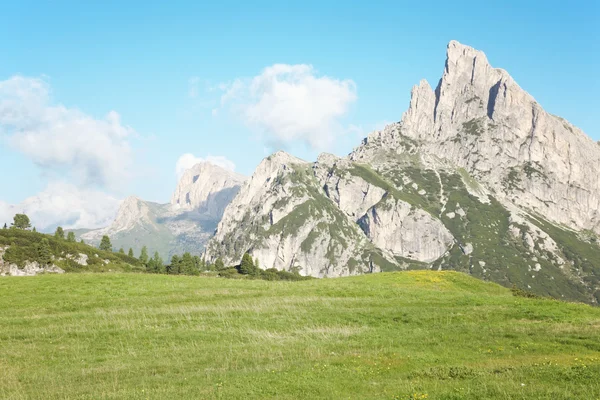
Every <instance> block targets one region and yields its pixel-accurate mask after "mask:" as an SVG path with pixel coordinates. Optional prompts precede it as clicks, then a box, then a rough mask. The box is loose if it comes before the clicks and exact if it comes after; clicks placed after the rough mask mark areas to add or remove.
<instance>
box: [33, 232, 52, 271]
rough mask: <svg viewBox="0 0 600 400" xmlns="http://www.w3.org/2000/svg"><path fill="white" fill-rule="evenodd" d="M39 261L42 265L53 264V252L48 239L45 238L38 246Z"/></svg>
mask: <svg viewBox="0 0 600 400" xmlns="http://www.w3.org/2000/svg"><path fill="white" fill-rule="evenodd" d="M36 253H37V261H38V262H39V263H40V265H49V264H50V263H52V251H51V250H50V243H49V242H48V239H46V238H43V239H42V240H41V241H40V242H39V243H38V244H37V246H36Z"/></svg>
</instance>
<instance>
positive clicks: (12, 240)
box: [0, 229, 143, 272]
mask: <svg viewBox="0 0 600 400" xmlns="http://www.w3.org/2000/svg"><path fill="white" fill-rule="evenodd" d="M43 238H46V239H48V242H49V244H50V251H51V253H52V255H53V256H54V257H55V260H54V261H53V264H55V265H56V266H58V267H60V268H62V269H64V270H65V271H66V272H105V271H109V270H110V271H142V270H143V267H142V266H141V264H140V262H139V261H138V260H137V259H135V258H132V257H128V256H127V255H126V254H120V253H117V252H115V253H113V252H106V251H101V250H99V249H97V248H95V247H92V246H89V245H87V244H82V243H78V242H67V241H66V240H64V239H56V238H55V237H54V236H53V235H47V234H43V233H37V232H30V231H25V230H21V229H0V246H3V247H4V246H9V248H8V250H7V251H6V253H5V254H4V257H3V258H4V261H5V262H7V263H11V264H16V265H17V266H19V267H22V266H23V265H24V264H25V262H27V261H32V262H33V261H38V254H37V253H38V252H37V249H36V245H37V244H38V243H39V242H40V241H41V240H42V239H43ZM68 254H70V255H73V256H78V255H79V254H85V255H87V256H88V259H87V263H88V265H87V266H82V265H79V264H78V263H76V262H75V261H73V260H72V259H68V258H67V257H66V256H67V255H68ZM104 260H108V263H105V262H104Z"/></svg>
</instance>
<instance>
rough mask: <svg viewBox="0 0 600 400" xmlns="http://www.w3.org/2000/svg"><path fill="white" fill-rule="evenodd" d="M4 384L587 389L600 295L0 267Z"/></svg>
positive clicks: (442, 279) (461, 395) (5, 390)
mask: <svg viewBox="0 0 600 400" xmlns="http://www.w3.org/2000/svg"><path fill="white" fill-rule="evenodd" d="M0 309H2V310H3V311H2V313H1V314H0V398H3V399H40V398H44V399H73V398H77V399H167V398H169V399H174V398H185V399H190V398H199V399H200V398H201V399H255V398H256V399H258V398H277V399H298V398H306V399H319V398H322V399H348V398H350V399H390V400H391V399H424V398H427V399H517V398H518V399H578V398H579V399H584V398H585V399H597V398H600V381H599V380H598V379H597V377H598V376H600V309H599V308H594V307H590V306H587V305H583V304H573V303H564V302H558V301H554V300H544V299H529V298H523V297H515V296H514V295H513V294H512V293H511V291H510V290H508V289H505V288H503V287H501V286H498V285H496V284H493V283H489V282H484V281H480V280H477V279H475V278H472V277H469V276H467V275H464V274H461V273H456V272H429V271H410V272H397V273H381V274H373V275H364V276H359V277H352V278H339V279H322V280H310V281H301V282H267V281H252V280H228V279H220V278H205V277H174V276H165V275H144V274H71V275H63V276H52V275H44V276H37V277H31V278H4V279H0Z"/></svg>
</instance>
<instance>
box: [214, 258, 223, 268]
mask: <svg viewBox="0 0 600 400" xmlns="http://www.w3.org/2000/svg"><path fill="white" fill-rule="evenodd" d="M215 269H216V270H217V271H222V270H224V269H225V263H224V262H223V260H222V259H221V257H219V258H217V260H216V261H215Z"/></svg>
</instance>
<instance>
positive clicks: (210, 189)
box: [171, 162, 246, 218]
mask: <svg viewBox="0 0 600 400" xmlns="http://www.w3.org/2000/svg"><path fill="white" fill-rule="evenodd" d="M245 180H246V177H245V176H243V175H241V174H238V173H235V172H233V171H230V170H227V169H225V168H222V167H220V166H218V165H214V164H212V163H210V162H201V163H198V164H196V165H194V166H193V167H192V168H190V169H188V170H187V171H185V172H184V174H183V176H182V177H181V178H180V179H179V182H178V184H177V187H176V188H175V191H174V192H173V195H172V196H171V205H173V206H174V207H175V208H181V209H185V210H198V211H199V212H201V213H208V214H210V215H211V216H213V217H215V218H220V217H221V215H222V214H223V209H224V204H225V205H226V204H227V203H229V201H231V199H232V198H233V197H234V196H235V194H236V193H237V190H238V189H239V187H240V186H241V184H242V183H243V182H244V181H245Z"/></svg>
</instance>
